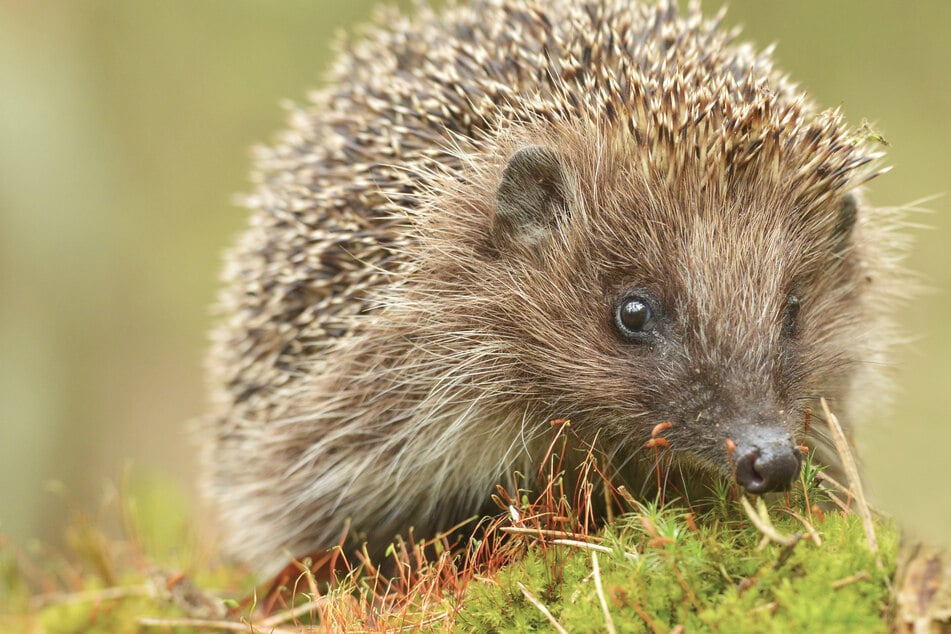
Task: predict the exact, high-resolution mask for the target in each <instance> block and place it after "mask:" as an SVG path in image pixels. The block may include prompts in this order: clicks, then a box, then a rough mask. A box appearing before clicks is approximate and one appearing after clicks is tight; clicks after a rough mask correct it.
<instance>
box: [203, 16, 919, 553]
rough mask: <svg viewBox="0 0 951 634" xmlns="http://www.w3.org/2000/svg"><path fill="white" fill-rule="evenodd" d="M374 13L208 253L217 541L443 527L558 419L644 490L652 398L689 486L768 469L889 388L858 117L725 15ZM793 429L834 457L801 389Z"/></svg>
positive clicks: (284, 542) (207, 481) (317, 538)
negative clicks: (776, 63) (244, 221)
mask: <svg viewBox="0 0 951 634" xmlns="http://www.w3.org/2000/svg"><path fill="white" fill-rule="evenodd" d="M381 21H382V22H386V24H387V25H386V26H384V25H382V24H380V25H377V26H374V27H370V28H369V29H368V31H367V32H366V33H365V34H364V36H363V37H362V38H361V39H358V40H357V41H355V42H353V43H349V44H347V45H346V47H345V50H344V51H343V52H341V53H340V54H339V57H338V58H337V61H336V65H335V66H334V67H333V70H332V72H331V75H330V78H329V81H328V84H327V87H326V88H325V89H323V90H321V91H319V92H316V93H315V94H313V95H312V97H311V100H310V103H309V104H307V105H306V106H303V107H300V108H298V109H295V110H293V111H292V113H291V115H290V122H289V126H288V129H287V131H285V132H283V133H282V134H281V135H280V136H279V137H278V138H277V140H276V142H275V143H273V145H272V146H271V147H270V148H268V149H262V150H260V151H259V155H258V156H257V159H256V160H257V170H256V172H255V182H256V187H255V191H254V193H253V194H251V195H249V196H248V197H247V204H248V206H250V208H251V210H252V212H251V218H250V226H249V227H248V228H247V229H246V231H245V232H244V233H243V235H242V236H241V238H240V240H239V242H238V244H237V246H236V247H234V248H233V250H231V251H230V253H229V254H228V256H227V267H226V273H225V278H226V284H225V290H224V291H223V296H222V300H221V311H222V313H223V318H222V320H221V323H220V325H219V326H218V328H217V330H216V331H215V332H214V335H213V340H214V343H213V347H212V353H211V357H210V359H211V360H210V364H209V366H210V368H211V371H210V375H211V386H212V405H211V408H210V412H209V415H208V416H207V422H206V424H205V425H203V428H202V436H201V443H202V446H203V449H204V458H203V461H204V475H203V484H204V488H205V490H206V493H207V495H208V496H209V497H210V498H211V499H212V500H213V501H214V503H215V504H216V506H217V507H218V509H219V513H220V516H221V522H222V525H223V531H222V532H223V542H224V546H225V549H226V551H227V552H228V553H229V554H230V555H231V556H233V557H235V558H237V559H239V560H241V561H245V562H248V563H250V564H251V565H253V566H255V567H256V568H258V569H259V570H262V571H268V570H274V569H275V567H276V566H277V567H279V566H280V565H282V564H283V562H284V561H286V559H287V556H288V555H291V556H301V555H303V554H306V553H312V552H316V551H320V550H322V549H326V548H328V547H331V546H333V545H334V544H336V543H337V542H338V540H339V539H340V538H341V535H342V534H344V533H345V532H346V531H348V530H349V535H350V539H351V540H353V543H354V544H356V543H357V541H359V542H362V543H364V544H365V545H366V547H367V548H368V552H370V553H374V552H375V553H380V552H382V551H383V549H384V548H385V547H386V546H387V545H388V544H389V543H391V540H392V539H393V538H394V536H395V535H398V534H401V533H405V532H406V531H407V530H408V529H410V528H413V529H414V531H415V533H414V534H415V535H417V536H419V535H435V534H438V533H439V532H440V531H443V530H446V529H447V528H449V527H452V526H454V525H456V524H457V523H458V522H460V521H462V520H464V519H465V518H468V517H471V516H474V515H478V514H480V513H482V512H485V510H486V508H487V504H489V498H490V494H491V493H492V492H493V491H494V490H495V487H496V485H497V484H498V483H500V482H504V481H506V479H507V478H510V477H511V475H512V474H513V473H533V472H535V469H536V468H537V467H538V461H539V460H541V459H543V457H544V454H545V451H546V449H547V448H548V445H549V443H550V440H551V424H550V423H551V421H552V420H554V419H567V420H570V421H571V423H570V424H571V429H572V433H573V434H575V436H576V437H577V438H578V439H580V440H581V441H582V444H585V445H587V446H588V447H589V448H591V449H590V450H593V451H596V452H597V455H598V456H600V457H601V459H602V460H603V465H604V470H605V472H606V473H608V474H609V475H610V477H611V479H612V481H617V482H620V483H626V484H627V485H628V486H629V488H630V489H631V490H634V491H640V492H641V493H642V495H645V496H649V495H651V490H650V482H651V478H650V476H649V474H650V473H651V469H652V468H653V467H654V466H655V464H654V463H653V453H652V452H649V451H646V450H645V449H644V445H645V442H646V441H648V440H649V439H650V437H651V432H652V430H653V429H654V428H655V427H656V426H657V425H658V424H660V423H669V429H668V430H667V431H666V432H665V433H664V438H665V440H666V441H668V443H669V446H670V447H669V456H670V457H669V459H670V461H671V462H670V469H669V471H670V473H671V474H679V476H680V477H681V480H682V486H683V490H684V491H702V490H703V489H704V488H705V487H706V486H708V485H709V484H710V483H711V482H713V481H715V480H717V479H720V478H729V479H731V480H734V481H735V482H736V484H737V486H739V487H742V488H743V489H745V490H746V491H748V492H750V493H756V494H763V493H767V492H771V491H781V490H783V489H786V488H788V487H789V486H790V483H791V482H792V481H793V480H794V479H795V478H796V477H797V476H798V473H799V471H800V465H801V462H802V450H801V444H802V442H803V441H802V438H801V436H802V434H803V427H804V422H803V421H804V419H805V418H806V417H807V416H808V414H807V412H809V411H817V412H818V411H819V410H818V407H817V406H818V403H819V402H820V399H822V398H824V399H826V400H827V401H828V402H829V403H830V404H831V406H832V408H833V409H834V410H835V411H836V412H838V413H839V414H840V417H841V418H842V419H843V420H844V421H846V423H847V424H848V425H849V426H851V425H852V422H853V421H856V420H863V419H865V418H867V417H868V416H869V415H870V414H872V413H874V412H876V411H877V409H878V408H880V407H881V406H882V405H883V402H882V401H883V395H884V394H886V393H887V389H886V388H887V387H888V383H889V379H888V377H887V375H886V374H887V373H886V371H885V370H884V369H883V368H885V367H886V365H887V363H888V360H889V358H890V352H891V350H892V348H893V347H894V344H895V342H896V341H898V339H899V337H898V333H897V328H896V325H895V323H896V318H895V317H896V307H897V306H899V305H900V302H901V300H902V299H903V288H904V287H905V285H904V281H903V279H902V275H901V273H900V260H901V258H902V257H903V253H904V250H905V247H904V240H903V239H902V236H901V232H900V230H899V228H900V222H899V219H898V218H896V214H897V212H893V211H890V210H884V209H876V208H874V207H872V206H869V205H868V204H867V203H865V202H864V199H863V196H862V185H863V184H864V183H866V182H867V181H868V180H869V179H871V178H872V177H874V176H876V175H877V174H879V173H881V171H883V169H882V167H881V161H880V160H879V159H880V154H881V152H880V147H879V146H880V144H878V143H876V138H875V135H874V134H871V133H870V132H869V131H868V130H867V129H865V128H863V127H859V128H853V127H849V125H848V124H847V123H846V122H845V121H844V120H843V117H842V115H841V113H840V112H839V111H838V110H821V109H819V108H818V107H817V106H816V105H815V104H814V103H813V102H812V100H811V99H810V98H809V97H808V96H807V95H806V94H805V93H804V92H802V91H801V90H799V89H798V88H797V87H796V85H795V84H793V83H792V82H791V81H790V80H789V79H788V77H787V76H785V75H783V74H782V73H781V72H780V71H778V70H777V69H775V68H774V67H773V63H772V55H771V50H769V49H767V50H765V51H762V52H758V51H757V50H756V49H754V48H753V47H752V46H750V45H748V44H743V43H738V42H737V41H736V38H737V35H738V33H737V31H736V30H728V29H725V28H724V27H723V26H722V25H721V24H722V22H723V13H722V12H721V13H719V14H718V15H716V16H715V17H713V18H712V19H708V18H705V17H704V16H703V15H702V13H701V11H700V9H699V7H698V6H696V5H691V7H690V8H689V9H687V10H686V11H681V10H680V9H678V7H677V5H676V2H674V1H673V0H661V1H660V2H656V3H649V4H634V3H631V2H629V1H627V0H598V1H597V2H594V1H591V2H577V1H575V0H475V1H472V2H460V3H457V4H454V5H452V6H451V7H449V8H448V9H445V10H444V11H442V12H437V11H434V10H430V9H426V8H425V7H420V8H418V9H417V10H416V12H415V14H414V15H413V16H412V17H410V18H407V17H404V16H402V15H400V14H398V13H396V12H390V13H385V14H383V18H382V20H381ZM807 443H808V445H809V451H810V452H811V453H812V454H813V457H814V459H815V460H816V461H817V462H819V463H823V464H827V465H832V466H834V465H835V458H834V457H833V452H832V451H831V450H830V443H829V440H828V433H827V427H826V424H825V421H824V420H823V419H822V417H821V416H816V417H815V418H814V422H813V424H812V426H811V430H810V433H809V438H808V440H807ZM567 453H570V452H567ZM566 460H567V462H566V464H567V465H568V467H567V468H571V465H572V464H575V463H572V460H574V458H572V457H571V456H570V455H569V456H567V458H566ZM654 493H656V491H655V492H654Z"/></svg>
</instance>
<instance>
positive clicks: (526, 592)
mask: <svg viewBox="0 0 951 634" xmlns="http://www.w3.org/2000/svg"><path fill="white" fill-rule="evenodd" d="M517 585H518V589H519V590H521V591H522V594H524V595H525V598H526V599H528V600H529V601H530V602H531V604H532V605H534V606H535V607H536V608H538V611H539V612H541V613H542V614H544V615H545V618H546V619H548V622H549V623H551V625H552V627H554V628H555V630H556V631H557V632H558V634H568V630H566V629H565V628H563V627H562V626H561V623H559V622H558V621H556V620H555V617H554V616H552V613H551V612H549V611H548V608H546V607H545V604H544V603H542V602H541V601H539V600H538V599H537V598H535V595H534V594H532V593H531V592H529V590H528V588H526V587H525V586H524V585H522V582H521V581H519V582H517Z"/></svg>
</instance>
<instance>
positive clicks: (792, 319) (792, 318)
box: [783, 294, 800, 337]
mask: <svg viewBox="0 0 951 634" xmlns="http://www.w3.org/2000/svg"><path fill="white" fill-rule="evenodd" d="M799 308H800V303H799V298H798V297H796V296H795V295H792V294H790V295H789V297H787V298H786V313H785V314H784V315H783V334H784V335H786V336H787V337H791V336H793V335H794V334H796V321H797V319H798V318H799Z"/></svg>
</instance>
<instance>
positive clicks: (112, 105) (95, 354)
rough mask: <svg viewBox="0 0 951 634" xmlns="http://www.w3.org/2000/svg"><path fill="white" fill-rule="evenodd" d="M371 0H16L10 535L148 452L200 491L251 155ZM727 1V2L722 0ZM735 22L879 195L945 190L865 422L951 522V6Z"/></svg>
mask: <svg viewBox="0 0 951 634" xmlns="http://www.w3.org/2000/svg"><path fill="white" fill-rule="evenodd" d="M374 4H375V3H374V2H369V1H366V0H350V1H349V2H327V1H318V0H310V1H305V0H283V1H275V2H267V1H266V0H165V1H163V2H145V1H132V0H112V1H108V0H61V1H55V0H0V531H2V532H5V533H8V534H10V535H11V536H12V537H13V538H14V539H15V540H17V541H19V542H20V543H23V542H25V541H27V540H29V539H31V538H34V537H40V538H43V539H48V540H49V539H53V540H55V539H56V538H57V536H58V535H59V533H60V530H61V526H62V522H63V520H64V512H63V503H62V500H61V499H60V498H58V497H56V496H53V495H51V494H49V493H48V492H47V488H48V486H47V485H48V483H49V482H51V481H61V482H63V483H65V485H66V486H67V487H68V489H69V491H70V492H71V496H72V497H73V498H75V499H76V500H77V501H78V502H79V503H80V504H82V505H86V506H88V507H89V508H94V507H95V505H96V503H97V502H98V500H99V499H100V497H101V496H102V493H103V491H104V489H105V486H106V483H107V482H109V481H112V482H115V481H117V480H119V479H120V478H121V476H122V473H123V470H124V468H125V465H126V464H128V463H131V464H133V465H134V470H135V471H137V472H139V473H143V474H158V475H159V476H160V477H162V478H169V479H171V480H173V481H175V482H177V483H178V484H179V485H180V486H181V487H182V488H183V489H184V490H185V491H188V492H189V493H190V494H193V493H194V475H195V457H194V456H195V453H196V452H195V448H194V447H193V445H192V444H191V442H190V439H189V437H188V434H187V430H186V423H187V422H188V421H189V420H191V419H193V418H195V417H196V416H198V415H200V413H201V411H202V407H203V398H204V397H203V377H202V357H203V354H204V349H205V345H206V344H205V341H206V334H205V333H206V331H207V329H208V326H209V324H210V322H211V311H210V307H211V305H212V303H213V300H214V297H215V290H216V288H217V277H218V271H219V269H220V253H221V251H222V249H223V248H224V247H225V246H226V245H227V244H229V243H230V242H231V241H232V240H233V239H234V238H235V236H236V234H237V233H238V231H239V230H240V228H241V227H242V226H243V224H244V221H245V212H244V211H243V210H241V209H238V208H236V207H234V206H233V205H232V202H231V200H232V196H233V194H235V193H240V192H245V191H248V185H247V180H246V174H247V172H248V168H249V164H250V159H249V148H250V146H251V145H252V144H254V143H257V142H265V141H267V140H268V139H269V138H270V137H271V135H272V134H273V133H274V132H275V131H276V130H278V129H279V128H280V127H281V126H282V125H283V121H284V118H285V112H284V110H283V109H282V108H281V107H280V104H281V103H282V102H283V101H284V100H285V99H290V100H293V101H297V102H300V101H302V100H303V99H304V98H305V95H306V93H307V91H308V90H309V89H311V88H314V87H317V86H319V85H320V82H321V78H322V77H323V73H324V71H325V69H326V67H327V65H328V63H329V61H330V59H331V56H330V50H331V48H330V43H331V41H332V39H333V36H334V34H335V33H336V32H337V31H338V30H340V29H341V28H345V27H346V28H350V26H351V25H352V24H354V23H356V22H358V21H362V20H363V21H365V20H366V19H367V16H369V15H370V12H371V6H372V5H374ZM719 4H720V3H719V2H713V1H710V2H706V3H705V10H706V12H707V13H712V12H714V11H715V10H716V8H717V7H718V6H719ZM727 23H728V24H730V25H736V24H742V25H744V32H743V36H742V37H743V39H747V40H751V41H753V42H755V43H756V44H757V46H759V47H763V46H765V45H767V44H769V43H771V42H774V41H776V42H778V43H779V47H778V49H777V53H776V58H777V59H778V62H779V65H780V66H781V67H782V68H784V69H785V70H786V71H787V72H789V73H790V74H791V75H792V77H793V78H794V79H795V80H797V81H799V82H800V83H801V84H802V85H803V86H804V87H805V88H806V89H807V90H808V91H809V92H810V93H811V94H812V95H813V96H814V97H815V98H816V99H817V100H818V101H819V102H820V103H821V104H823V105H827V106H835V105H840V104H841V105H842V106H843V108H844V110H845V112H846V113H847V115H848V116H849V118H850V119H851V121H852V122H853V123H855V124H858V123H859V122H860V121H861V120H862V119H863V118H867V119H869V120H870V121H872V122H873V123H874V124H875V125H876V126H877V128H878V129H879V130H880V131H881V132H882V133H883V134H884V136H885V137H886V138H887V139H888V141H889V142H890V143H891V147H890V148H889V159H888V162H889V163H890V164H892V165H893V166H894V168H895V169H894V170H893V171H892V172H891V173H890V174H888V175H887V176H885V177H883V178H881V179H879V180H876V181H874V182H873V184H872V186H871V192H870V199H871V200H872V201H873V202H875V203H876V204H879V205H902V204H905V203H909V202H912V201H915V200H918V199H920V198H923V197H927V196H932V195H936V194H946V195H945V196H944V197H940V198H937V199H935V200H933V201H931V202H928V203H927V205H926V206H927V207H928V208H929V209H931V210H932V211H933V212H934V213H933V214H916V215H915V216H914V217H913V221H914V222H916V223H921V224H926V225H929V226H930V229H927V230H920V231H917V232H916V237H917V241H918V243H917V248H916V249H915V252H914V255H913V257H912V261H911V265H912V267H913V268H915V269H917V270H919V271H922V272H924V273H925V274H926V276H927V281H928V283H929V284H930V286H932V287H933V288H934V289H935V290H936V292H933V293H929V294H928V295H926V296H924V297H922V298H920V299H918V300H917V301H915V302H914V303H913V304H912V305H911V306H909V308H908V310H907V311H906V312H905V313H904V314H903V319H904V321H905V322H906V324H907V328H908V330H909V331H911V332H912V333H914V334H915V335H916V336H917V337H918V338H917V341H916V342H915V343H914V344H913V345H912V346H909V348H908V349H907V351H906V354H905V355H904V356H903V358H902V359H901V367H900V371H899V374H898V376H899V377H900V385H901V391H900V393H899V396H898V402H897V407H896V408H895V410H894V413H893V415H892V416H891V417H890V418H887V419H885V418H884V417H883V418H882V420H879V421H875V422H874V423H872V424H869V425H868V426H866V427H864V428H863V429H862V430H861V433H860V436H859V442H860V448H861V450H862V457H863V459H864V462H865V463H866V465H867V468H868V471H869V472H870V475H871V483H872V485H873V488H874V489H875V490H876V492H877V493H878V496H879V499H880V500H881V502H882V505H883V506H884V507H886V508H888V509H890V510H892V511H894V512H897V513H898V514H899V515H900V516H902V517H903V518H904V519H905V520H906V521H908V522H911V523H915V524H919V525H922V526H928V527H930V530H931V534H932V536H940V535H944V534H945V533H951V531H948V530H947V527H948V526H951V493H949V492H948V490H947V488H946V487H947V486H948V483H949V482H951V478H949V477H948V476H949V468H948V465H949V464H951V460H948V459H947V457H946V456H947V455H948V452H949V449H951V423H949V420H948V416H947V413H948V412H949V411H951V389H949V388H951V384H949V377H951V331H949V328H948V326H947V324H946V321H947V318H946V317H945V314H946V313H947V312H948V311H949V309H951V303H949V296H948V293H947V289H948V288H949V287H951V248H948V246H947V241H948V239H949V237H951V218H949V213H948V212H949V211H951V198H949V197H948V196H947V194H949V193H951V192H949V182H951V180H949V175H951V120H949V119H951V38H949V37H948V32H949V29H951V3H949V2H945V1H944V0H931V1H929V2H923V1H919V2H915V3H893V2H885V1H881V2H874V3H869V2H867V1H861V0H849V1H843V0H837V1H836V2H827V1H825V0H809V1H806V2H803V1H800V2H795V3H793V2H761V1H760V0H733V1H732V2H731V8H730V11H729V13H728V16H727Z"/></svg>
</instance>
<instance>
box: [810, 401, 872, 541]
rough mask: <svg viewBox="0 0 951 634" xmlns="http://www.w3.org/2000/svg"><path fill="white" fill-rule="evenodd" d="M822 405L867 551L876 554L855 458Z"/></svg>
mask: <svg viewBox="0 0 951 634" xmlns="http://www.w3.org/2000/svg"><path fill="white" fill-rule="evenodd" d="M819 402H820V403H821V404H822V411H823V413H825V415H826V422H827V423H828V424H829V431H831V432H832V441H833V442H834V443H835V449H836V451H838V452H839V458H841V459H842V468H843V469H844V470H845V475H846V476H848V478H849V484H850V485H851V486H850V490H852V491H854V493H855V505H856V510H857V511H858V514H859V517H860V518H861V519H862V528H864V529H865V539H866V540H867V541H868V549H869V550H870V551H872V552H873V553H877V552H878V539H877V538H876V537H875V526H874V525H873V524H872V513H871V512H870V511H869V508H868V502H867V501H866V499H865V490H864V489H863V488H862V481H861V480H860V479H859V470H858V467H857V466H856V464H855V458H854V457H853V456H852V451H851V449H850V448H849V441H848V439H847V438H846V437H845V432H844V431H842V426H841V425H840V424H839V419H838V418H836V416H835V414H833V413H832V411H831V410H829V404H828V403H827V402H826V400H825V399H824V398H823V399H819Z"/></svg>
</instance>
